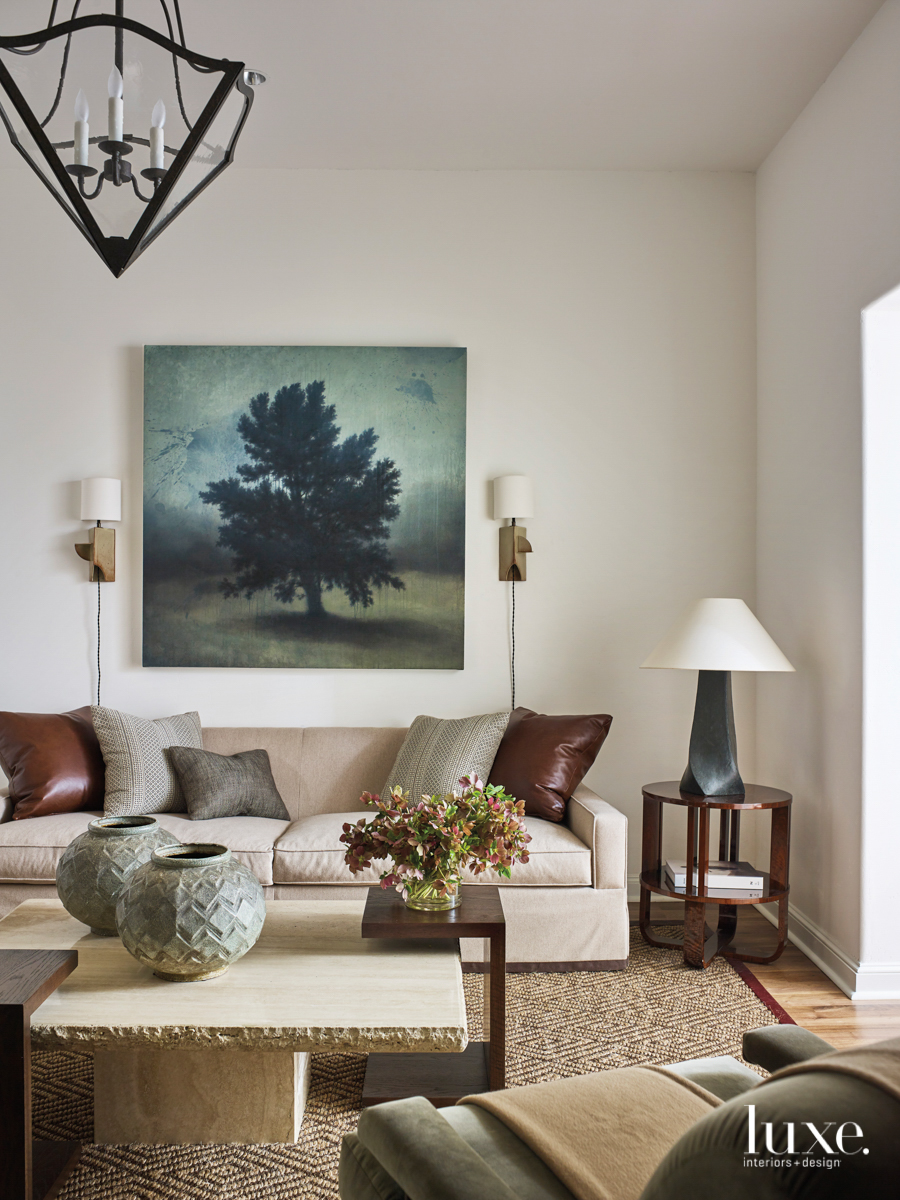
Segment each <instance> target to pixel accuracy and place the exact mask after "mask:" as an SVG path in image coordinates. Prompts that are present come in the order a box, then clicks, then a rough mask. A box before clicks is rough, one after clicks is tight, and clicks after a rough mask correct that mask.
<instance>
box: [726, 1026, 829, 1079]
mask: <svg viewBox="0 0 900 1200" xmlns="http://www.w3.org/2000/svg"><path fill="white" fill-rule="evenodd" d="M833 1049H834V1046H832V1045H830V1044H829V1043H828V1042H826V1041H825V1040H824V1038H820V1037H819V1035H818V1034H816V1033H811V1032H810V1030H808V1029H804V1028H803V1027H802V1026H801V1025H764V1026H763V1027H762V1029H751V1030H749V1031H748V1032H747V1033H745V1034H744V1039H743V1046H742V1049H741V1053H742V1054H743V1056H744V1058H745V1059H746V1060H747V1062H752V1063H756V1065H757V1066H759V1067H763V1068H764V1069H765V1070H766V1071H780V1070H781V1068H782V1067H790V1066H793V1064H794V1063H801V1062H806V1060H807V1059H808V1058H818V1056H819V1055H820V1054H830V1053H831V1051H832V1050H833Z"/></svg>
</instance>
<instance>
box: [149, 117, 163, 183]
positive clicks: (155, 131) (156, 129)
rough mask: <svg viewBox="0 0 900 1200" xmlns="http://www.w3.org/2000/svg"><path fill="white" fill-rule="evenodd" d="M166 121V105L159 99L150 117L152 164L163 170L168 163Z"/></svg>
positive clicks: (156, 168)
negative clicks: (164, 131)
mask: <svg viewBox="0 0 900 1200" xmlns="http://www.w3.org/2000/svg"><path fill="white" fill-rule="evenodd" d="M165 123H166V106H165V105H164V104H163V102H162V100H157V102H156V104H155V105H154V107H153V113H152V115H151V117H150V166H151V168H152V169H153V170H156V171H162V170H164V169H165V165H166V159H165V154H166V147H165V140H164V136H163V127H164V126H165Z"/></svg>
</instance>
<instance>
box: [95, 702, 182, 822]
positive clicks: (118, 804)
mask: <svg viewBox="0 0 900 1200" xmlns="http://www.w3.org/2000/svg"><path fill="white" fill-rule="evenodd" d="M91 715H92V717H93V718H94V730H95V732H96V734H97V740H98V741H99V742H100V749H101V750H102V751H103V761H104V762H105V763H106V800H105V802H104V805H103V811H104V812H105V813H106V815H107V816H113V817H123V816H131V815H133V814H134V813H159V812H184V797H183V796H182V794H181V785H180V784H179V782H178V776H177V775H176V774H175V772H174V770H173V769H172V767H171V764H170V763H169V760H168V758H167V756H166V753H165V751H166V749H167V748H168V747H169V746H193V747H194V748H195V749H197V750H200V749H201V748H202V740H201V732H200V715H199V713H195V712H190V713H181V714H180V715H179V716H177V717H161V718H160V719H159V720H156V721H151V720H148V719H147V718H145V717H133V716H131V715H130V714H129V713H123V712H118V711H117V710H116V709H114V708H102V707H100V705H97V704H94V705H92V706H91Z"/></svg>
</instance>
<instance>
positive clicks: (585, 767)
mask: <svg viewBox="0 0 900 1200" xmlns="http://www.w3.org/2000/svg"><path fill="white" fill-rule="evenodd" d="M611 724H612V717H610V716H606V715H599V716H593V717H548V716H545V715H544V714H543V713H536V712H532V711H531V709H530V708H517V709H514V711H513V714H512V716H511V717H510V718H509V724H508V725H507V727H506V733H504V735H503V740H502V741H501V743H500V748H499V750H498V751H497V756H496V758H495V759H494V765H493V767H491V775H490V778H489V779H488V783H496V784H501V785H502V786H503V788H504V789H505V790H506V791H507V792H508V793H509V794H510V795H511V796H515V798H516V799H517V800H524V801H525V812H526V813H527V814H530V815H531V816H533V817H543V819H544V820H545V821H562V820H563V818H564V817H565V815H566V804H567V802H568V800H569V797H570V796H571V795H572V793H573V792H574V791H575V789H576V788H577V787H578V785H579V783H581V781H582V779H584V777H585V775H586V774H587V773H588V771H589V770H590V768H591V766H592V765H593V762H594V759H595V758H596V757H597V754H598V753H599V750H600V747H601V746H602V745H603V743H604V741H605V740H606V735H607V734H608V733H609V727H610V725H611Z"/></svg>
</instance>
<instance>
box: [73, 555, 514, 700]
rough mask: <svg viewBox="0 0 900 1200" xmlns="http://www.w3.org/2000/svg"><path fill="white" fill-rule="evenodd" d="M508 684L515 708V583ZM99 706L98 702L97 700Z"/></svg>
mask: <svg viewBox="0 0 900 1200" xmlns="http://www.w3.org/2000/svg"><path fill="white" fill-rule="evenodd" d="M509 668H510V683H511V685H512V706H513V708H515V707H516V581H515V578H513V581H512V654H511V655H510V660H509ZM97 703H98V704H99V703H100V701H99V700H98V701H97Z"/></svg>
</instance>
